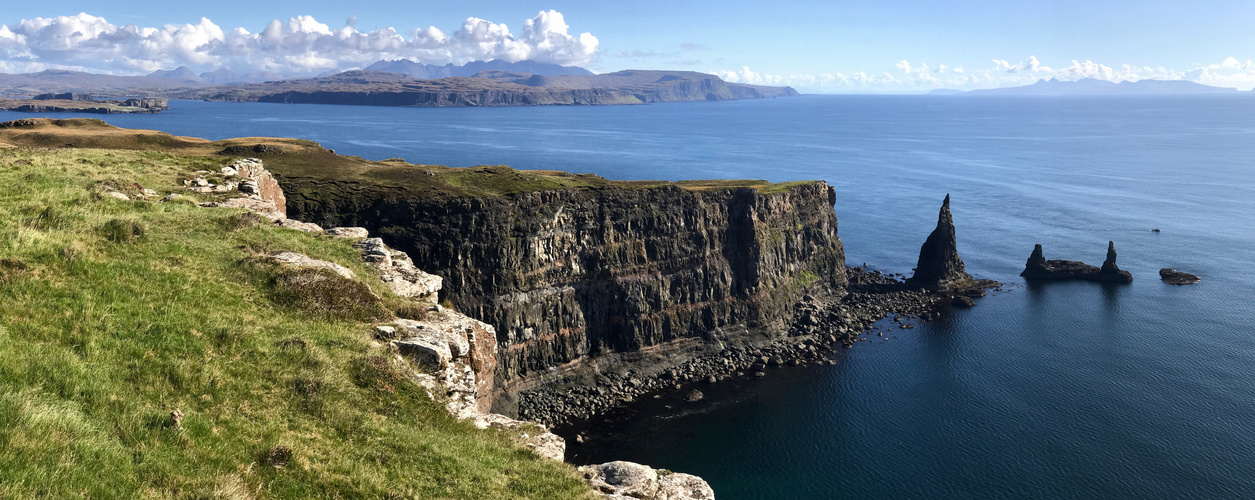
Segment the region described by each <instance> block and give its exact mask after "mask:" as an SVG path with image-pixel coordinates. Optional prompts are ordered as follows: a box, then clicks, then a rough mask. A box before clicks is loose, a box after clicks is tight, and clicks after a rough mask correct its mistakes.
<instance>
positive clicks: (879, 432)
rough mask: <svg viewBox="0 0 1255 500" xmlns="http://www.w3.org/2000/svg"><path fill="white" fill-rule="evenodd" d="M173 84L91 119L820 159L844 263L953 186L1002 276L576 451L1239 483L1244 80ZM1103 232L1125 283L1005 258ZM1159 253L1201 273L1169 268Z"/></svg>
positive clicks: (1173, 492) (937, 491)
mask: <svg viewBox="0 0 1255 500" xmlns="http://www.w3.org/2000/svg"><path fill="white" fill-rule="evenodd" d="M172 105H173V107H174V109H172V110H170V111H168V112H166V113H163V114H160V115H82V116H85V117H92V118H103V119H104V120H105V121H108V122H110V123H112V124H114V125H118V126H122V127H129V128H144V129H155V130H161V131H165V132H170V133H173V134H176V135H188V136H196V137H204V138H208V139H223V138H229V137H239V136H272V137H274V136H278V137H300V138H305V139H312V140H314V141H318V142H320V143H322V144H323V145H324V146H325V147H328V148H332V149H334V150H335V151H336V152H338V153H340V154H349V155H360V156H363V157H365V158H368V159H375V160H382V159H386V158H403V159H405V160H407V161H410V162H412V163H425V164H443V165H449V166H457V167H465V166H473V165H480V164H490V165H498V164H504V165H509V166H512V167H515V168H519V169H557V170H567V171H572V172H581V173H594V174H597V175H601V176H604V177H607V178H611V179H670V180H680V179H716V178H718V179H725V178H755V179H766V180H770V181H790V180H802V179H822V180H825V181H827V182H828V183H829V184H831V185H833V186H835V188H836V192H837V201H836V206H835V207H834V208H835V210H836V213H837V217H838V219H839V221H840V222H839V224H840V226H839V232H840V237H841V239H842V241H843V242H844V243H845V248H846V252H847V263H848V264H849V265H864V264H865V265H866V266H868V267H869V268H872V269H878V270H882V271H885V272H902V273H906V274H910V270H911V268H913V267H914V265H915V259H916V257H917V256H918V252H919V247H920V244H921V243H923V241H924V238H925V237H926V236H927V235H928V233H929V231H931V230H932V228H933V227H934V225H935V224H936V220H937V210H938V208H939V206H940V204H941V200H942V198H943V197H944V196H945V195H946V194H949V195H950V196H951V200H952V201H951V206H952V209H953V212H954V221H955V225H956V227H957V233H958V250H959V253H960V255H961V256H962V258H963V260H964V262H965V263H966V266H967V270H968V272H969V273H971V274H972V275H974V276H976V277H977V278H987V279H993V280H998V281H1000V282H1002V283H1004V284H1005V285H1004V287H1003V289H1002V291H1000V292H994V293H992V294H991V295H989V296H987V297H984V298H981V299H979V300H978V301H977V306H976V307H974V308H972V309H966V310H954V311H951V312H949V313H947V314H945V315H944V316H943V317H942V318H941V319H939V320H937V321H933V322H927V323H920V324H917V325H916V326H915V327H914V328H911V329H901V328H894V327H893V325H891V324H887V323H882V324H880V325H878V326H879V328H880V329H879V330H878V332H879V333H882V334H883V335H875V334H873V335H871V336H869V338H870V339H871V340H869V341H867V342H858V343H856V345H855V347H854V348H852V349H848V350H841V351H839V352H834V353H833V354H832V356H833V358H834V359H836V360H837V363H836V364H834V365H832V366H810V367H782V368H778V369H772V370H770V371H769V374H768V376H767V377H765V378H763V379H754V378H739V379H733V380H729V381H726V382H722V383H719V384H712V385H706V384H702V385H699V386H697V388H698V389H700V390H701V391H702V392H703V393H704V394H705V397H704V398H703V399H701V400H699V401H696V402H688V401H687V400H685V399H684V398H683V395H684V394H686V393H687V391H688V390H689V389H688V388H686V389H685V390H683V391H678V392H676V393H675V394H670V393H665V394H659V395H658V396H659V397H658V398H654V397H652V396H645V397H644V398H642V399H641V400H639V401H636V402H633V403H631V404H629V405H628V406H626V407H625V408H622V409H620V410H617V411H614V412H609V413H608V414H606V415H600V416H597V417H595V419H594V420H593V421H590V422H584V423H581V424H579V425H576V426H573V427H570V428H564V429H559V431H560V432H561V433H563V434H564V435H565V436H566V437H567V438H568V451H567V457H568V461H571V462H573V463H576V464H583V463H600V462H604V461H608V460H630V461H635V462H640V463H645V464H649V465H651V466H653V467H655V468H660V469H668V470H672V471H679V472H686V473H691V474H696V475H699V476H701V477H702V478H704V479H706V480H707V481H708V482H709V483H710V484H711V486H713V488H714V489H715V491H716V494H717V496H718V498H720V499H811V498H813V499H825V498H919V499H968V498H1101V499H1124V498H1130V499H1132V498H1137V499H1142V498H1225V499H1228V498H1255V326H1253V323H1255V305H1253V303H1255V275H1253V274H1252V272H1253V271H1255V95H1246V94H1245V93H1243V94H1237V95H1218V96H1162V97H1028V96H1018V97H995V96H983V97H968V96H802V97H795V98H778V99H765V100H746V101H733V102H702V103H674V104H654V105H646V106H608V107H526V108H443V109H421V108H391V107H352V106H326V105H312V104H301V105H295V104H260V103H208V102H198V101H174V102H173V103H172ZM63 116H64V117H69V116H79V115H63ZM25 117H29V115H26V114H19V113H11V112H0V120H10V119H17V118H25ZM1152 228H1158V229H1159V231H1158V232H1155V231H1152ZM1108 241H1114V242H1115V248H1116V251H1117V252H1118V254H1119V260H1118V263H1119V266H1120V267H1121V268H1122V269H1126V270H1128V271H1131V272H1132V274H1133V277H1134V280H1133V283H1132V284H1130V285H1104V284H1097V283H1085V282H1069V283H1048V284H1030V283H1026V282H1025V281H1024V280H1023V279H1022V278H1020V277H1019V272H1020V271H1021V270H1022V269H1023V267H1024V262H1025V260H1026V259H1027V257H1028V256H1029V253H1030V252H1031V251H1032V249H1033V245H1034V244H1038V243H1039V244H1041V245H1042V246H1043V247H1044V250H1045V256H1046V258H1048V259H1070V260H1083V261H1086V262H1089V263H1091V264H1099V263H1101V261H1102V260H1103V258H1104V257H1105V253H1106V248H1107V242H1108ZM420 264H421V263H420ZM1164 267H1169V268H1176V269H1179V270H1183V271H1187V272H1190V273H1194V274H1197V275H1199V276H1201V277H1202V282H1200V283H1198V284H1196V285H1191V286H1172V285H1168V284H1165V283H1162V282H1161V281H1160V280H1159V275H1158V271H1159V269H1160V268H1164ZM579 433H583V434H584V435H586V437H587V439H585V443H583V444H577V443H575V440H574V437H575V435H576V434H579Z"/></svg>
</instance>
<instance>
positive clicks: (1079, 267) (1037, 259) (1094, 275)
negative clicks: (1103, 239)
mask: <svg viewBox="0 0 1255 500" xmlns="http://www.w3.org/2000/svg"><path fill="white" fill-rule="evenodd" d="M1020 276H1023V277H1025V278H1027V279H1029V280H1038V281H1064V280H1084V281H1097V282H1103V283H1132V282H1133V275H1132V274H1130V273H1129V272H1128V271H1125V270H1122V269H1120V268H1119V267H1118V266H1116V245H1115V242H1111V241H1108V242H1107V259H1106V260H1104V261H1103V263H1102V267H1101V268H1098V267H1094V266H1091V265H1089V264H1086V263H1084V262H1081V261H1076V260H1046V257H1044V256H1043V255H1042V249H1041V244H1037V245H1034V246H1033V253H1032V254H1030V255H1029V256H1028V262H1026V263H1025V264H1024V272H1021V273H1020Z"/></svg>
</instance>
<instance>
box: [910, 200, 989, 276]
mask: <svg viewBox="0 0 1255 500" xmlns="http://www.w3.org/2000/svg"><path fill="white" fill-rule="evenodd" d="M972 281H973V280H972V275H970V274H967V271H966V270H965V269H964V268H963V259H962V258H960V257H959V250H958V247H957V244H956V239H955V231H954V217H953V216H952V215H951V213H950V195H948V194H947V195H946V199H945V200H944V201H942V202H941V211H940V213H938V214H937V228H936V229H933V232H932V233H931V234H929V235H928V239H927V240H925V241H924V245H923V246H921V247H920V249H919V263H918V264H917V265H916V267H915V275H913V276H911V279H909V280H907V283H908V284H910V285H912V286H918V287H923V288H927V289H929V290H948V289H953V288H960V287H969V286H970V284H971V283H972Z"/></svg>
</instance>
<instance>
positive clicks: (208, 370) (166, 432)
mask: <svg viewBox="0 0 1255 500" xmlns="http://www.w3.org/2000/svg"><path fill="white" fill-rule="evenodd" d="M225 161H226V160H225V159H222V158H214V157H190V156H179V155H173V154H167V153H161V152H154V151H149V152H142V151H108V150H90V149H61V150H53V151H48V150H44V151H37V150H30V149H0V219H2V220H4V221H5V224H0V498H137V497H138V498H310V497H321V498H577V497H581V496H584V495H586V494H587V492H586V489H585V488H584V487H583V486H582V483H581V481H580V480H579V479H578V478H577V477H576V476H575V473H574V471H573V469H572V468H571V467H570V466H567V465H564V464H561V463H555V462H551V461H546V460H543V459H540V458H538V457H537V456H536V455H534V454H533V453H532V452H530V451H527V450H524V449H522V448H520V447H518V446H517V445H516V444H515V443H514V441H513V440H512V437H511V436H509V435H507V434H504V433H501V432H497V431H479V430H476V429H474V428H473V427H472V426H470V425H469V424H466V423H463V422H458V421H456V420H455V419H453V418H452V417H450V416H449V415H447V414H446V413H445V412H444V411H443V410H442V408H441V407H440V405H439V403H437V402H433V401H431V400H429V398H428V397H427V396H426V394H425V393H424V391H423V390H422V389H421V388H419V387H417V386H416V385H415V384H413V383H412V382H410V381H409V380H408V379H407V378H406V376H404V375H403V367H400V366H397V365H396V364H395V361H393V360H394V356H393V355H392V353H390V352H389V351H388V350H387V349H386V348H385V347H383V346H380V345H378V344H375V343H373V342H372V341H371V340H370V338H369V329H370V328H369V326H370V325H369V323H364V322H362V321H360V320H362V319H372V318H375V319H377V318H378V317H380V316H381V315H382V316H387V315H388V313H387V311H397V310H404V309H405V306H406V302H405V301H403V300H402V299H399V298H397V297H396V296H394V295H392V294H391V293H390V292H389V291H388V290H387V288H386V287H385V286H384V285H383V284H382V283H380V282H378V280H377V279H368V278H366V277H370V276H372V274H371V273H370V271H369V270H368V269H367V268H366V266H365V265H364V264H362V263H361V262H360V259H359V258H358V254H357V251H356V250H354V249H353V248H352V247H351V246H350V245H349V243H348V242H347V241H344V240H336V239H333V238H329V237H317V236H312V235H308V234H306V233H300V232H297V231H293V230H288V229H281V228H275V227H273V226H270V225H267V224H257V223H256V222H257V221H255V220H251V219H250V218H249V217H247V216H241V211H239V210H229V209H210V208H199V207H196V206H195V205H194V204H193V203H190V202H178V203H156V202H147V201H122V200H117V199H114V198H112V197H109V196H107V195H106V194H105V193H106V187H105V186H108V187H109V188H113V189H119V190H122V191H123V192H127V193H128V194H135V193H137V192H138V190H139V189H140V186H142V187H146V188H151V189H154V190H156V191H158V192H159V193H160V194H161V195H164V194H166V193H168V192H183V189H182V188H181V184H180V180H181V179H184V178H187V177H189V176H190V175H191V174H190V172H192V171H194V170H197V169H210V170H216V168H217V167H218V166H221V165H222V164H223V163H225ZM273 251H294V252H301V253H305V254H307V255H310V256H311V257H315V258H320V259H327V260H332V261H335V262H338V263H340V264H342V265H345V266H346V267H349V268H350V269H351V270H353V271H354V273H356V274H357V275H358V276H359V277H363V278H364V280H363V282H362V283H358V284H357V285H359V286H360V287H359V288H355V289H352V291H354V293H358V294H363V295H362V296H365V295H367V294H366V293H365V292H366V291H365V290H363V288H364V287H369V289H370V290H369V292H370V294H373V296H374V297H375V299H373V300H375V301H377V302H371V301H370V300H367V301H366V302H363V303H364V304H366V305H365V306H362V304H360V303H357V302H353V303H351V304H349V305H348V306H346V308H345V309H342V310H336V309H334V308H333V309H332V310H330V311H328V310H327V308H326V307H323V306H325V305H326V304H325V303H324V302H319V301H320V300H321V301H326V300H330V299H328V298H327V297H326V296H323V295H318V294H314V295H311V296H308V297H307V296H301V295H300V294H295V295H294V292H293V291H292V289H291V285H293V284H294V283H308V282H310V281H318V280H319V279H321V278H317V277H310V276H300V277H298V278H299V279H298V278H292V279H288V278H285V274H284V272H285V271H284V270H283V269H281V268H279V267H278V266H269V265H263V264H259V263H258V259H257V258H256V256H257V255H259V254H261V253H264V252H273ZM301 280H305V281H301ZM334 285H335V286H345V285H344V284H343V283H339V284H334ZM285 287H286V288H285ZM350 288H351V287H350ZM311 297H312V298H311ZM310 301H313V302H310ZM311 303H312V304H314V305H313V306H311V305H310V304H311ZM333 305H334V304H333ZM358 306H361V307H358ZM376 306H377V307H376ZM363 308H364V309H363ZM381 311H382V312H381ZM355 317H356V319H355ZM176 409H177V410H179V411H181V412H182V413H183V414H184V417H183V418H182V420H181V422H180V423H178V425H176V424H175V422H174V420H173V419H172V418H171V412H173V411H175V410H176Z"/></svg>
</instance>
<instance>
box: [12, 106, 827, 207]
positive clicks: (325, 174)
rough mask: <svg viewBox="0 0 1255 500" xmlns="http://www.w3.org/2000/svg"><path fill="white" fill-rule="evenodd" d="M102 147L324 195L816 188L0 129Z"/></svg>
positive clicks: (131, 134)
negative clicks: (257, 163) (237, 172)
mask: <svg viewBox="0 0 1255 500" xmlns="http://www.w3.org/2000/svg"><path fill="white" fill-rule="evenodd" d="M5 147H34V148H67V147H70V148H99V149H122V150H136V151H162V152H169V153H178V154H180V155H183V156H202V157H214V156H224V155H226V156H258V157H261V158H263V159H264V160H265V161H266V168H267V169H268V170H270V171H271V172H273V173H275V174H276V175H278V176H279V177H280V180H281V181H283V182H285V183H293V184H299V185H301V186H314V187H315V188H316V187H317V186H318V185H322V184H331V183H334V184H335V188H329V189H326V190H325V191H326V192H327V193H326V194H327V195H328V196H346V195H353V194H354V192H361V191H372V192H384V193H395V194H397V195H405V196H415V197H480V196H502V195H510V194H514V193H522V192H529V191H540V190H550V189H599V188H607V187H622V188H631V189H647V188H656V187H665V186H679V187H681V188H683V189H690V190H704V189H712V188H733V187H749V188H754V189H757V190H759V191H763V192H778V191H783V190H785V189H788V188H789V187H790V186H793V185H797V184H804V183H809V182H818V181H801V182H787V183H776V184H773V183H769V182H767V181H763V180H752V179H751V180H703V181H680V182H666V181H612V180H607V179H605V178H602V177H598V176H596V175H591V174H572V173H567V172H559V171H552V170H515V169H513V168H510V167H506V166H501V165H495V166H478V167H471V168H452V167H446V166H441V165H413V164H409V163H406V162H405V161H402V160H399V159H394V160H384V161H378V162H376V161H369V160H366V159H363V158H360V157H356V156H341V155H337V154H335V152H333V151H330V150H327V149H324V148H322V147H321V146H319V145H318V144H317V143H315V142H313V141H307V140H301V139H282V138H270V137H250V138H240V139H226V140H222V141H208V140H205V139H198V138H194V137H179V136H174V135H170V134H167V133H165V132H157V131H152V130H131V129H122V128H117V127H113V126H111V125H109V124H107V123H105V122H103V121H100V120H90V119H68V120H50V119H47V118H33V119H26V120H16V121H12V122H6V123H0V148H5Z"/></svg>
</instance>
